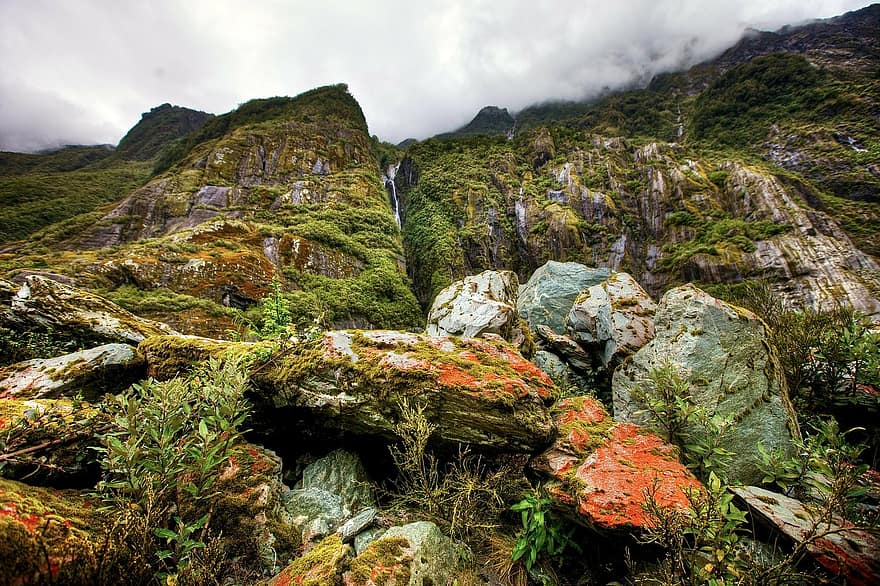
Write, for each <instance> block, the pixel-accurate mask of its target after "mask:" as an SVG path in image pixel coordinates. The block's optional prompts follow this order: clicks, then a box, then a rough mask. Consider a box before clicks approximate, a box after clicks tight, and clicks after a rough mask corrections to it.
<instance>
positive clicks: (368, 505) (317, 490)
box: [284, 450, 376, 543]
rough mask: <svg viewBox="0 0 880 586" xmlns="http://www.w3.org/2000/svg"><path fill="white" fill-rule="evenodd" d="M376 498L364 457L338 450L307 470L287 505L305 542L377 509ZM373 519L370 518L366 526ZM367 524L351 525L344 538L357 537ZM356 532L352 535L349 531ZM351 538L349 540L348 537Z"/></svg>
mask: <svg viewBox="0 0 880 586" xmlns="http://www.w3.org/2000/svg"><path fill="white" fill-rule="evenodd" d="M375 505H376V497H375V495H374V494H373V488H372V486H371V485H370V481H369V479H368V478H367V473H366V472H365V471H364V467H363V464H362V463H361V461H360V459H359V458H358V457H357V456H356V455H355V454H352V453H351V452H347V451H345V450H335V451H333V452H330V453H329V454H328V455H326V456H325V457H323V458H321V459H319V460H317V461H315V462H313V463H312V464H310V465H309V466H307V467H306V469H305V470H304V471H303V478H302V480H301V481H300V482H299V483H298V484H297V485H296V487H295V488H294V489H293V490H291V491H289V492H287V493H285V494H284V508H285V509H286V510H287V513H288V515H290V517H291V518H292V522H293V524H294V526H295V527H296V528H297V530H298V531H299V532H300V535H301V536H302V541H303V543H308V542H310V541H313V540H315V539H316V538H320V537H324V536H325V535H328V534H330V533H331V532H333V531H334V530H337V529H339V528H341V527H342V526H343V525H344V523H345V522H346V521H347V520H349V519H351V518H352V517H353V516H358V515H359V514H360V513H362V512H364V511H368V510H372V511H373V517H375V515H376V511H375V509H374V508H373V507H375ZM371 521H372V518H371V519H369V521H367V522H366V523H365V524H364V526H363V527H365V526H366V525H367V524H369V522H371ZM363 527H360V528H357V531H355V528H353V527H348V528H346V529H345V530H344V531H342V532H341V533H342V534H343V537H354V534H355V533H357V532H358V531H360V529H363ZM352 531H354V533H352V534H351V535H350V536H348V535H346V533H350V532H352ZM344 540H345V541H348V540H349V539H344Z"/></svg>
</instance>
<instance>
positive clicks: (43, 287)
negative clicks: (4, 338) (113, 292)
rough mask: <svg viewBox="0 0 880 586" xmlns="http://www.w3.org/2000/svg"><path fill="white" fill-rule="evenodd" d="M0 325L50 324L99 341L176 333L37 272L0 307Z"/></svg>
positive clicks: (17, 327)
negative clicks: (5, 304)
mask: <svg viewBox="0 0 880 586" xmlns="http://www.w3.org/2000/svg"><path fill="white" fill-rule="evenodd" d="M0 326H3V327H7V328H9V329H11V330H15V331H18V330H21V329H27V328H39V329H46V328H50V329H52V330H53V331H55V332H56V334H57V335H59V336H63V337H66V338H73V339H77V340H80V341H90V342H94V343H98V344H102V343H122V344H137V343H138V342H140V341H141V340H143V339H144V338H147V337H148V336H155V335H160V334H175V333H176V332H175V331H174V330H172V329H171V328H170V327H168V326H167V325H165V324H162V323H159V322H155V321H150V320H147V319H143V318H140V317H138V316H136V315H134V314H132V313H130V312H128V311H126V310H125V309H123V308H121V307H119V306H118V305H116V304H115V303H112V302H110V301H108V300H107V299H104V298H103V297H101V296H99V295H95V294H94V293H90V292H88V291H85V290H83V289H79V288H77V287H73V286H71V285H65V284H63V283H59V282H58V281H53V280H52V279H48V278H46V277H42V276H40V275H31V276H29V277H26V278H25V282H24V284H23V285H22V286H21V287H20V288H19V289H18V291H17V292H16V294H15V295H14V296H12V297H11V299H10V302H9V306H8V307H4V308H0Z"/></svg>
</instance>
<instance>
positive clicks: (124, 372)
mask: <svg viewBox="0 0 880 586" xmlns="http://www.w3.org/2000/svg"><path fill="white" fill-rule="evenodd" d="M145 374H146V365H145V364H144V361H143V359H142V358H140V357H139V356H137V353H136V350H135V348H134V347H133V346H129V345H128V344H105V345H103V346H98V347H96V348H91V349H89V350H82V351H81V352H74V353H72V354H65V355H64V356H59V357H57V358H47V359H42V358H37V359H34V360H27V361H25V362H19V363H18V364H13V365H11V366H7V367H5V368H0V399H7V398H16V399H53V398H57V397H60V396H73V395H75V394H77V393H82V395H83V398H85V399H86V400H88V401H93V400H96V399H98V398H100V397H101V396H103V395H104V394H106V393H118V392H119V391H121V390H123V389H125V388H126V387H128V386H129V385H131V384H132V383H134V382H137V381H138V380H141V379H143V378H145Z"/></svg>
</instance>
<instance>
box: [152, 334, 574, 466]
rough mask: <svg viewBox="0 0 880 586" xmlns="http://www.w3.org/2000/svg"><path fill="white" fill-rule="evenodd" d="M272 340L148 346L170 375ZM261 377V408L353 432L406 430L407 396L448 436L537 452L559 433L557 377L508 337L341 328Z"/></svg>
mask: <svg viewBox="0 0 880 586" xmlns="http://www.w3.org/2000/svg"><path fill="white" fill-rule="evenodd" d="M265 347H266V346H265V345H261V344H242V343H233V342H221V341H217V340H205V339H200V338H191V337H183V336H161V337H155V338H151V339H149V340H146V341H144V342H143V343H142V344H141V345H140V347H139V351H140V352H141V353H142V354H143V355H144V356H145V357H146V359H147V363H148V366H149V369H150V371H151V373H152V374H153V375H154V376H157V377H158V378H168V377H171V376H173V375H174V374H175V373H176V372H177V371H178V370H179V368H180V367H181V365H184V364H187V363H191V362H193V361H198V360H204V359H207V358H208V357H210V356H220V357H222V356H223V355H225V354H227V353H230V354H233V355H239V356H247V355H249V354H250V355H253V354H259V353H261V352H263V349H264V348H265ZM251 381H252V383H253V384H254V387H255V402H256V405H255V408H256V409H257V410H258V411H259V410H273V409H276V408H283V407H296V408H298V409H301V410H305V411H307V412H309V413H310V414H312V415H313V417H314V420H315V423H316V425H319V426H325V427H329V428H335V429H339V428H343V429H345V430H347V431H350V432H356V433H364V434H379V435H382V436H385V437H389V438H393V437H396V436H395V434H394V427H395V425H396V424H397V422H398V421H399V420H400V418H401V410H400V409H401V404H402V402H405V401H406V402H409V403H411V404H413V405H420V406H424V408H425V411H424V413H425V415H426V417H428V419H429V420H430V421H435V422H440V423H441V425H439V426H438V429H437V439H439V440H444V441H450V442H462V443H469V444H474V445H478V446H485V447H490V448H498V449H506V450H511V451H527V452H529V451H533V450H535V449H540V448H543V447H545V446H546V445H547V444H548V443H549V442H550V439H551V437H552V434H553V423H552V420H551V419H550V416H549V414H548V412H547V409H546V407H545V403H550V402H552V401H553V400H554V399H555V397H556V394H557V389H556V387H555V386H554V384H553V381H552V380H551V379H550V378H549V377H548V376H547V375H546V374H544V372H542V371H541V369H539V368H538V367H537V366H535V364H534V363H532V362H529V361H528V360H526V359H525V358H523V357H522V355H521V354H520V353H519V352H517V351H516V349H515V348H513V347H512V346H510V345H509V344H507V343H505V342H503V341H502V340H500V339H497V340H492V339H484V338H474V339H467V340H465V339H461V338H445V337H431V336H425V335H420V334H411V333H404V332H393V331H383V330H370V331H349V330H339V331H332V332H328V333H327V334H325V335H324V336H323V337H322V338H321V339H320V340H319V341H318V342H316V343H300V344H296V345H293V346H291V347H290V348H289V349H287V350H285V352H284V353H282V354H280V355H278V356H276V357H274V358H273V359H272V360H271V361H269V362H267V363H266V364H265V365H263V366H260V367H258V368H255V369H254V371H253V374H252V376H251Z"/></svg>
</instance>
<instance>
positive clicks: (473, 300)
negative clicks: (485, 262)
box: [427, 271, 526, 346]
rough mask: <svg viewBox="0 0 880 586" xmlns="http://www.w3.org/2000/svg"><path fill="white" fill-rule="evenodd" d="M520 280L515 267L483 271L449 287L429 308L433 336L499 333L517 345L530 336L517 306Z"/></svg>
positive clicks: (468, 336) (470, 335)
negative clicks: (512, 269)
mask: <svg viewBox="0 0 880 586" xmlns="http://www.w3.org/2000/svg"><path fill="white" fill-rule="evenodd" d="M518 289H519V280H518V279H517V276H516V273H514V272H512V271H483V272H482V273H480V274H479V275H472V276H469V277H465V278H464V279H462V280H460V281H456V282H455V283H453V284H452V285H450V286H448V287H446V288H445V289H443V290H442V291H440V293H438V294H437V297H436V298H435V299H434V303H433V304H432V305H431V311H429V312H428V326H427V333H428V335H429V336H462V337H464V338H476V337H478V336H480V335H481V334H485V333H490V334H498V335H499V336H501V337H502V338H504V339H505V340H507V341H508V342H511V343H513V344H514V345H516V346H519V345H520V344H522V343H523V342H524V341H525V339H526V336H525V334H524V333H523V331H522V326H521V325H520V324H521V322H520V319H519V315H518V314H517V310H516V298H517V291H518Z"/></svg>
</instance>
